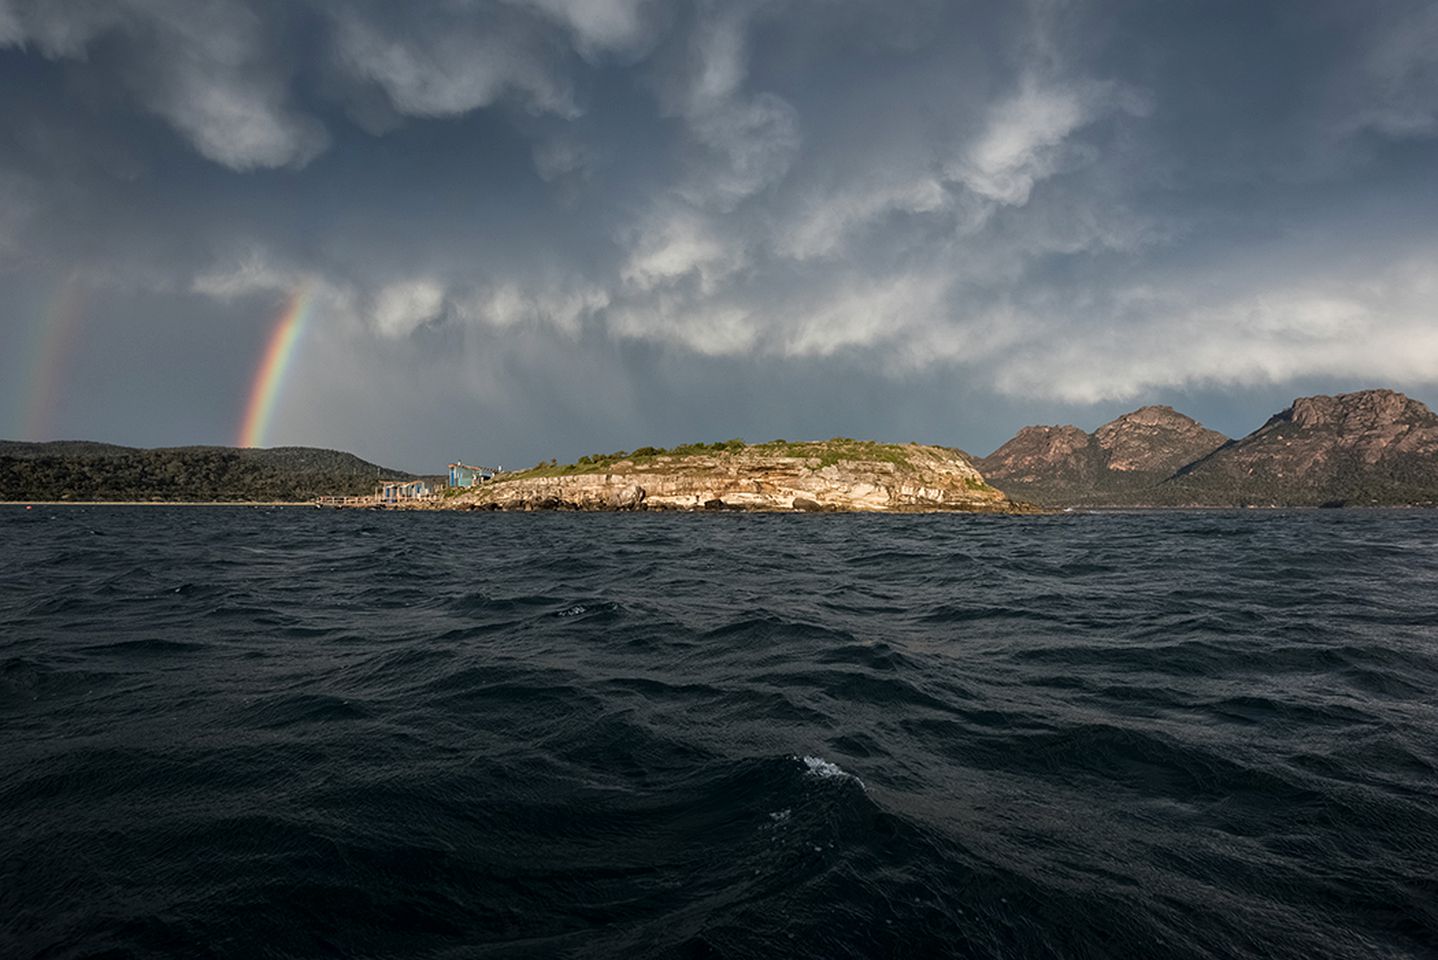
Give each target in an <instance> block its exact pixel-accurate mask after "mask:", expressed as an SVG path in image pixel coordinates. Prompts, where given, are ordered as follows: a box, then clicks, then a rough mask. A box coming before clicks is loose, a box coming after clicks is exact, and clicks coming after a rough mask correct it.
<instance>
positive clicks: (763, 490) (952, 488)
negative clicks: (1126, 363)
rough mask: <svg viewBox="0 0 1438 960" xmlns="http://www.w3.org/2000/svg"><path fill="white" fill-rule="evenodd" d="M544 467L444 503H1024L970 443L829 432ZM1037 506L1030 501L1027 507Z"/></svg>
mask: <svg viewBox="0 0 1438 960" xmlns="http://www.w3.org/2000/svg"><path fill="white" fill-rule="evenodd" d="M586 459H588V460H590V461H591V462H589V463H579V464H573V465H570V466H566V467H558V466H549V467H544V466H541V467H538V468H535V469H534V470H531V471H525V472H523V473H519V474H514V475H511V476H509V477H506V478H503V479H501V480H499V481H496V482H494V483H491V484H486V485H485V486H483V487H480V488H476V489H474V490H469V491H465V492H463V493H459V494H456V495H451V496H448V497H445V498H443V499H442V500H440V501H439V502H438V503H437V504H434V506H437V507H439V508H441V509H443V508H449V509H502V510H536V509H569V510H635V509H641V510H706V509H707V510H724V509H734V510H809V511H829V510H833V511H896V512H897V511H938V510H958V511H977V512H985V513H1012V512H1024V511H1025V507H1024V506H1023V505H1020V504H1016V503H1014V502H1013V501H1011V500H1010V499H1009V498H1008V497H1007V496H1006V495H1005V494H1004V493H1003V492H1001V491H1000V490H997V489H995V488H994V487H992V486H990V485H989V484H988V483H987V482H986V481H985V480H984V478H983V476H982V474H980V473H979V471H978V470H976V469H975V468H974V467H973V465H972V464H971V463H970V462H969V460H968V458H967V457H965V456H964V455H963V454H962V453H959V452H957V451H954V450H950V449H947V448H944V447H933V446H925V445H921V444H877V443H865V442H860V441H850V440H842V441H824V442H817V443H786V442H783V441H777V442H775V443H772V444H758V445H754V446H748V445H745V444H741V443H738V442H737V441H733V442H731V443H729V444H714V445H712V447H710V448H704V447H703V445H700V446H699V447H698V448H695V447H688V448H680V449H678V450H676V451H652V452H643V453H639V452H636V453H635V454H628V455H614V456H613V457H601V458H586ZM1029 509H1031V508H1029Z"/></svg>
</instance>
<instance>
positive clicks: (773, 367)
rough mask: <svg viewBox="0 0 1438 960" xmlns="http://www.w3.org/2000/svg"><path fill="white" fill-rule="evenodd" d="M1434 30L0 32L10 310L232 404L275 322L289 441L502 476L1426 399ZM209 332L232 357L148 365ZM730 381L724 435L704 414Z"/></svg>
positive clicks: (1187, 16)
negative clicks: (551, 439) (208, 370)
mask: <svg viewBox="0 0 1438 960" xmlns="http://www.w3.org/2000/svg"><path fill="white" fill-rule="evenodd" d="M1434 29H1438V19H1435V17H1434V15H1433V12H1432V5H1431V4H1424V3H1419V2H1406V0H1383V2H1381V3H1379V4H1377V6H1376V7H1375V8H1374V9H1373V10H1371V11H1370V10H1367V9H1366V8H1365V10H1364V11H1356V10H1355V8H1353V7H1352V6H1350V5H1348V4H1345V3H1341V2H1337V0H1334V2H1320V3H1316V4H1313V5H1309V6H1307V7H1306V9H1304V10H1303V11H1296V10H1294V9H1292V8H1286V7H1276V6H1270V5H1266V4H1253V3H1249V2H1237V0H1234V2H1231V3H1223V2H1220V3H1219V4H1218V9H1217V10H1215V9H1214V7H1213V6H1212V5H1210V4H1205V3H1197V2H1194V3H1175V4H1165V5H1153V4H1146V3H1141V2H1138V0H1109V2H1099V0H1077V2H1068V3H1046V2H1033V3H1025V4H1003V5H986V4H969V3H962V4H958V3H956V4H949V3H937V2H928V0H914V2H902V3H878V2H874V0H823V2H819V0H813V2H805V0H789V2H784V3H771V4H759V3H742V4H719V3H709V2H702V0H700V2H694V3H678V4H660V3H653V2H645V0H587V2H581V0H444V2H433V3H418V2H417V3H412V4H403V5H401V4H391V3H379V2H356V3H349V4H343V5H339V4H329V3H319V2H308V0H303V2H302V0H295V2H290V3H278V2H276V3H269V2H259V0H256V2H242V0H203V2H196V3H182V2H180V0H148V2H146V0H115V2H113V3H93V4H84V3H73V4H63V5H62V4H47V3H33V2H20V0H0V69H3V70H5V71H7V72H6V73H4V75H3V77H4V79H5V80H6V81H9V82H7V83H5V84H3V85H0V108H3V109H4V110H5V113H6V116H7V119H8V120H9V121H10V122H9V123H8V124H7V125H6V128H5V129H3V130H0V292H4V293H5V294H6V295H7V297H9V298H10V302H13V303H38V304H43V303H44V302H46V300H47V298H49V297H51V296H52V295H53V290H54V289H56V288H58V287H59V286H61V285H63V284H64V283H66V282H67V278H70V277H74V276H84V277H85V278H86V282H87V283H88V284H89V285H90V286H91V287H93V288H95V289H96V290H99V291H102V294H97V300H99V301H104V302H107V303H109V302H113V307H112V308H110V307H107V310H110V311H111V312H112V313H113V316H114V318H115V319H112V320H108V321H106V320H104V319H102V318H101V317H100V316H99V314H98V313H97V315H96V317H95V319H94V320H93V322H94V323H96V324H99V323H102V322H111V323H114V324H117V326H116V327H115V331H118V330H119V329H121V326H123V325H125V324H130V326H126V327H124V329H125V330H127V331H128V334H129V335H130V336H140V335H141V333H142V331H143V324H144V323H145V322H146V321H144V320H143V315H144V312H145V311H147V310H148V311H154V312H156V314H157V319H156V320H154V321H153V322H154V323H155V324H156V325H157V329H158V328H160V327H163V329H164V330H165V331H166V333H167V337H166V338H163V342H165V343H169V342H171V341H173V342H175V343H186V344H189V345H188V346H186V347H184V348H183V349H181V348H180V347H176V348H174V350H173V355H170V354H168V353H167V354H166V363H167V364H168V365H169V366H167V367H166V369H170V367H173V369H175V370H184V369H191V368H193V367H194V366H195V365H197V364H198V365H200V366H205V365H207V364H208V365H212V366H214V367H215V368H216V370H217V371H219V372H217V373H216V374H215V375H214V376H212V377H209V379H210V380H212V381H213V382H216V383H222V382H234V383H237V384H241V385H242V384H243V382H244V380H245V376H244V373H245V371H242V370H241V369H240V367H242V366H244V365H245V364H248V363H250V362H251V361H252V359H253V357H252V356H251V355H250V354H252V353H253V352H254V349H255V347H254V345H255V344H256V343H258V342H259V341H260V340H261V339H262V337H263V334H264V331H265V329H266V328H267V325H268V324H269V323H270V322H271V320H272V317H273V315H274V311H275V310H276V308H277V305H278V304H279V303H280V302H281V301H282V300H283V298H284V297H285V296H286V295H287V294H288V293H289V292H291V291H293V290H294V289H296V288H297V287H301V286H303V287H304V288H306V289H308V290H310V291H311V295H312V299H313V301H314V303H315V304H316V308H315V310H314V319H313V321H312V324H311V329H310V333H309V334H308V336H309V338H310V339H309V340H308V341H307V344H308V349H309V351H310V353H308V354H305V353H304V352H303V350H302V353H301V358H302V359H301V361H299V362H300V363H301V364H302V368H303V369H304V370H305V371H306V373H305V374H304V376H303V377H300V378H297V379H300V380H303V382H302V383H297V385H296V386H295V387H294V393H293V395H292V396H293V398H294V401H295V406H294V407H292V408H289V407H287V408H286V409H287V417H288V420H287V421H286V422H287V423H289V424H290V425H291V429H292V430H293V431H294V432H293V433H290V434H286V435H285V436H287V437H289V438H291V439H302V438H305V439H315V438H316V437H314V436H313V434H315V433H318V434H325V433H326V432H330V433H333V435H334V437H335V442H341V440H342V438H344V437H362V436H363V432H364V431H365V430H367V429H379V428H380V427H382V426H383V425H384V424H387V423H389V422H390V421H389V420H388V419H386V418H389V417H391V416H392V417H394V418H395V421H394V422H395V424H396V425H397V426H396V429H397V430H400V431H401V432H408V431H410V428H409V427H407V426H404V425H407V424H413V423H416V422H422V421H425V420H426V417H427V411H428V412H429V413H432V411H433V410H434V409H440V408H442V409H446V410H448V409H462V410H465V411H467V414H466V416H469V417H470V420H469V422H470V423H471V424H482V425H483V426H474V427H472V428H470V429H472V430H473V431H475V432H476V434H483V435H485V436H493V437H494V438H496V439H495V440H494V442H495V443H503V444H509V445H511V446H512V447H513V448H514V449H516V450H520V449H522V450H523V451H525V455H526V456H528V455H531V454H533V455H536V456H537V455H539V454H540V453H544V452H545V450H544V448H543V447H539V448H538V449H536V446H537V445H538V444H540V443H541V442H542V440H543V437H542V436H541V437H540V439H533V438H534V437H536V436H539V435H541V434H543V435H550V434H551V433H552V434H553V435H554V436H556V437H557V438H559V439H558V440H557V441H556V442H563V443H570V442H573V443H576V444H577V443H578V442H579V440H580V439H582V438H583V437H584V436H590V435H593V436H595V443H594V445H595V446H596V447H606V446H607V447H609V448H610V449H613V448H617V447H619V446H624V445H633V444H635V443H641V442H650V441H651V440H653V441H664V440H673V441H678V440H682V439H688V438H689V437H686V436H685V435H684V434H685V432H686V429H688V428H686V426H685V424H686V423H689V424H693V427H692V429H694V430H702V431H711V430H712V431H713V435H714V436H732V435H734V434H735V433H741V432H743V431H747V430H755V431H760V432H761V433H770V434H771V435H782V434H789V435H794V434H796V432H798V431H801V430H812V431H820V430H827V431H828V432H829V433H830V434H832V433H838V432H846V433H847V432H862V430H863V429H868V430H870V431H872V432H877V433H881V434H884V435H888V436H895V435H897V437H898V438H899V439H910V438H911V435H913V434H921V433H922V431H911V430H910V429H909V427H908V424H910V423H911V422H912V423H917V424H928V425H930V426H932V425H934V424H939V423H941V422H942V416H943V412H942V409H941V408H943V406H944V405H945V404H957V403H958V402H959V398H963V402H964V403H965V404H967V405H968V406H967V407H966V408H965V409H973V410H978V409H982V410H985V411H988V412H987V413H986V414H985V416H986V417H990V418H992V417H998V418H1002V417H1005V416H1012V417H1017V416H1019V415H1020V412H1022V414H1023V415H1026V416H1028V415H1033V412H1034V410H1035V409H1036V407H1043V405H1050V406H1054V407H1058V408H1060V409H1065V410H1078V411H1080V412H1081V411H1083V410H1092V411H1098V410H1100V409H1102V410H1105V411H1108V412H1109V413H1113V412H1117V411H1116V410H1113V409H1112V405H1113V404H1116V403H1120V402H1127V401H1130V400H1138V399H1147V398H1154V397H1159V396H1167V397H1172V396H1180V395H1181V396H1184V397H1189V398H1191V399H1193V400H1194V402H1195V403H1197V404H1198V405H1199V409H1197V410H1195V412H1197V413H1200V414H1201V413H1202V407H1203V405H1204V404H1209V405H1211V406H1212V408H1213V409H1220V408H1222V409H1228V407H1226V406H1224V405H1225V404H1227V403H1228V402H1229V401H1228V399H1227V398H1230V397H1232V396H1234V395H1237V394H1239V393H1242V392H1243V391H1249V393H1245V394H1243V395H1246V396H1247V395H1252V396H1261V397H1263V398H1265V399H1264V402H1267V398H1269V397H1270V396H1271V395H1272V394H1271V392H1269V391H1270V388H1271V389H1272V390H1274V391H1281V390H1283V389H1286V387H1285V386H1284V385H1289V384H1299V383H1302V384H1304V385H1306V386H1308V387H1312V386H1314V385H1315V384H1317V385H1318V386H1321V385H1322V384H1323V383H1332V384H1343V385H1352V384H1353V383H1354V382H1355V381H1358V382H1359V385H1361V383H1362V382H1365V381H1371V380H1376V381H1381V382H1386V383H1393V384H1396V385H1399V386H1404V385H1407V386H1408V387H1409V388H1410V389H1411V388H1413V387H1414V385H1417V386H1418V387H1420V388H1421V387H1422V386H1423V385H1425V384H1438V352H1435V350H1438V345H1435V342H1434V340H1433V334H1432V333H1431V331H1432V330H1433V329H1434V328H1435V327H1434V324H1433V316H1432V309H1431V307H1430V306H1429V304H1431V303H1433V302H1435V300H1438V296H1435V294H1438V290H1435V288H1434V283H1435V282H1438V280H1435V274H1434V270H1433V268H1432V267H1431V264H1432V263H1434V262H1435V260H1434V259H1433V257H1434V253H1435V251H1438V233H1435V230H1434V227H1433V223H1435V222H1438V189H1435V187H1434V185H1433V181H1432V177H1431V174H1430V173H1428V171H1430V170H1431V169H1433V166H1434V163H1435V161H1438V114H1435V112H1434V104H1435V103H1438V99H1435V96H1434V94H1435V92H1438V87H1435V83H1438V79H1435V55H1434V53H1433V51H1434V50H1435V49H1438V43H1435V42H1433V39H1434V34H1433V31H1434ZM155 118H159V121H157V120H156V119H155ZM166 127H168V128H169V129H168V130H167V129H166ZM171 131H173V132H171ZM176 134H178V136H176ZM197 155H198V156H197ZM199 157H204V158H207V159H199ZM211 161H213V162H211ZM241 172H243V173H244V175H240V173H241ZM26 298H28V299H26ZM30 312H31V313H33V312H34V311H30ZM191 314H193V315H196V316H203V317H206V318H208V319H207V321H206V322H208V323H212V324H214V325H215V327H214V330H213V332H212V337H213V339H214V340H215V342H219V341H220V340H221V339H224V342H225V343H226V344H228V345H229V346H227V348H226V350H225V351H224V352H223V356H219V357H216V356H211V355H210V353H208V352H207V350H206V347H205V343H206V342H208V341H200V340H196V339H194V338H193V337H192V338H191V339H188V340H187V339H185V338H184V337H174V336H169V335H170V334H172V333H173V332H174V331H175V330H180V331H186V330H190V329H191V328H188V327H185V326H184V323H183V321H182V318H183V317H186V316H190V315H191ZM28 315H29V314H28V313H27V312H26V311H24V310H20V309H19V308H16V309H14V310H12V312H11V313H10V314H9V315H8V316H0V324H3V325H4V326H3V328H0V333H6V334H9V333H14V332H15V331H17V330H18V331H19V333H20V334H21V335H24V336H26V337H28V336H30V335H31V334H30V332H29V327H28V326H27V324H28V323H29V320H28V319H27V316H28ZM106 316H109V314H108V313H107V314H106ZM221 325H224V327H223V332H224V337H223V338H222V337H221ZM112 332H113V331H112ZM113 335H114V337H119V333H118V332H113ZM226 338H227V339H226ZM246 338H248V339H246ZM93 342H94V343H97V344H99V343H102V342H103V343H111V346H112V348H113V343H112V342H111V341H109V340H105V338H104V337H100V336H98V335H97V336H96V337H95V338H94V339H93ZM234 343H242V344H243V343H248V344H250V345H251V346H250V348H249V349H250V354H247V353H246V352H245V351H244V350H242V349H233V344H234ZM97 349H98V347H97ZM163 349H164V350H169V349H170V348H168V347H165V348H163ZM187 351H188V352H187ZM122 353H123V351H118V352H117V356H118V355H121V354H122ZM306 356H307V357H308V360H305V359H304V357H306ZM5 362H6V361H3V360H0V375H4V376H11V377H13V373H14V371H13V370H12V369H11V368H9V367H6V366H4V363H5ZM304 363H308V364H309V366H308V367H303V364H304ZM227 364H229V365H230V366H227ZM77 369H79V367H77ZM117 369H118V368H117ZM125 375H126V374H125V373H123V372H117V373H116V374H115V376H125ZM129 375H134V376H138V375H139V373H137V372H135V371H131V372H130V374H129ZM176 376H177V380H176V384H177V385H176V386H175V387H174V389H175V391H176V392H177V393H183V392H184V391H185V390H189V389H192V387H189V386H186V385H185V381H183V380H182V379H180V378H178V374H177V375H176ZM227 378H228V379H227ZM729 383H736V384H742V389H743V391H744V392H745V396H744V398H743V400H742V401H740V400H736V401H734V402H733V404H732V406H731V409H733V410H734V411H736V412H735V413H734V416H735V417H736V418H738V419H739V420H742V428H741V425H739V424H736V425H735V426H734V427H732V428H730V427H726V426H724V425H723V424H724V414H723V410H722V409H711V408H712V407H713V406H714V405H713V404H712V403H709V405H708V406H706V401H705V399H704V397H703V396H701V393H703V392H704V391H713V390H720V389H723V388H724V387H725V385H726V384H729ZM846 385H851V386H846ZM237 389H242V386H241V387H238V388H237ZM380 395H383V397H384V399H385V402H384V403H380V402H379V400H377V399H375V397H376V396H380ZM147 396H148V394H147ZM586 398H589V399H586ZM593 398H602V400H600V401H596V400H594V399H593ZM1040 401H1042V402H1040ZM223 406H224V404H223V403H220V402H219V401H214V400H211V402H210V403H209V404H208V405H206V404H198V405H197V406H196V409H197V410H205V409H212V408H213V409H219V408H222V407H223ZM1045 408H1047V407H1045ZM96 409H99V408H98V407H96ZM117 409H118V407H117ZM1005 411H1007V413H1005ZM97 415H98V414H97ZM116 415H117V416H118V414H116ZM841 415H842V417H844V418H850V419H851V420H852V421H853V424H854V425H853V426H847V425H845V424H844V423H842V422H835V418H839V417H841ZM165 416H166V417H170V416H175V414H172V413H166V414H165ZM953 416H955V417H958V418H959V420H956V421H955V423H956V424H959V422H960V421H963V423H964V424H968V427H976V426H980V427H982V428H983V429H984V430H990V429H992V430H993V431H997V430H998V428H997V427H991V426H990V425H987V421H985V422H984V423H983V424H980V423H978V421H977V420H966V421H964V420H963V418H964V417H969V416H971V417H978V414H976V413H975V414H968V413H962V412H958V413H954V414H953ZM1074 416H1076V417H1077V416H1079V414H1074ZM366 417H373V418H377V419H373V420H370V421H367V420H366V419H365V418H366ZM684 418H687V419H684ZM431 419H432V418H431ZM1046 419H1051V418H1049V417H1046ZM166 422H168V421H166ZM366 423H370V424H371V426H369V427H367V426H366ZM606 424H609V426H607V427H606ZM374 425H379V426H378V427H377V426H374ZM771 425H772V430H771ZM960 425H962V424H960ZM1010 425H1011V426H1013V425H1017V424H1016V423H1014V424H1010ZM81 426H83V424H77V426H76V428H75V429H76V430H77V431H78V432H93V431H85V430H80V429H79V428H80V427H81ZM216 429H217V430H218V429H219V428H216ZM226 429H228V428H226ZM461 429H462V428H461V427H457V426H456V427H451V426H443V427H441V426H435V427H433V431H434V433H433V438H432V440H431V441H426V440H425V439H424V437H423V436H420V435H418V434H416V435H415V436H413V437H410V436H408V435H407V436H406V438H405V439H404V440H403V441H402V442H403V443H404V444H411V443H412V444H413V447H410V446H406V447H405V448H404V449H405V450H406V451H409V450H411V449H412V450H414V451H418V450H420V449H421V447H423V446H424V445H425V443H426V442H430V443H432V444H433V446H434V447H436V448H438V447H440V446H444V447H445V448H446V449H445V450H444V451H443V455H449V456H453V455H456V454H457V453H458V452H459V451H456V450H454V449H452V448H451V445H458V443H459V440H460V439H461V437H460V436H459V433H460V432H461ZM606 430H607V431H609V432H607V433H606V432H605V431H606ZM305 431H313V433H311V434H306V433H305ZM666 431H668V433H666ZM955 431H956V432H953V433H949V434H947V435H945V436H942V437H938V436H935V437H934V438H935V439H945V440H948V441H950V442H963V441H964V439H965V438H964V436H963V435H962V433H961V432H958V431H959V426H956V427H955ZM420 433H423V431H420ZM600 435H603V436H604V437H606V438H609V437H612V441H611V440H609V439H605V440H601V439H599V436H600ZM700 435H707V434H705V433H701V434H700ZM984 435H986V436H988V435H990V434H987V433H986V434H984ZM499 438H503V439H502V440H501V439H499ZM526 438H530V439H526ZM711 438H712V437H711ZM918 438H921V439H922V438H923V437H922V436H919V437H918ZM218 439H224V438H223V437H218ZM321 439H323V438H321ZM400 442H401V441H396V443H400ZM475 442H476V443H479V442H480V441H479V440H478V439H477V440H475ZM353 445H355V446H363V445H362V444H359V443H355V444H353ZM426 449H428V448H426ZM380 452H382V451H380ZM574 452H588V451H586V450H582V449H581V450H576V451H574ZM408 455H409V454H408V453H406V456H408ZM427 455H428V454H427ZM434 455H436V456H437V455H439V454H437V453H436V454H434Z"/></svg>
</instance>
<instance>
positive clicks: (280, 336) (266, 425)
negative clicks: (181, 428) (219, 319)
mask: <svg viewBox="0 0 1438 960" xmlns="http://www.w3.org/2000/svg"><path fill="white" fill-rule="evenodd" d="M312 305H313V298H312V297H311V296H310V289H309V287H308V286H301V287H300V288H299V289H298V290H296V291H295V292H294V293H293V294H291V296H290V299H289V301H288V302H286V304H285V309H284V311H283V312H281V313H280V316H279V319H278V320H277V321H275V328H274V330H273V331H272V332H271V333H270V339H269V343H267V344H266V345H265V355H264V358H263V359H262V360H261V361H260V365H259V368H258V369H257V370H255V382H254V384H253V385H252V386H251V387H250V402H249V403H248V404H247V405H246V406H245V419H244V422H243V423H241V424H240V437H239V440H238V441H237V442H238V444H239V446H242V447H262V446H264V445H265V435H266V434H267V433H268V432H269V429H270V421H271V420H272V419H273V418H274V414H275V401H276V400H278V399H279V396H280V392H281V391H282V390H283V389H284V385H285V372H286V371H287V370H289V368H290V362H291V361H292V360H294V358H295V347H296V345H298V344H299V341H300V335H301V334H302V333H304V329H305V322H306V321H307V320H309V316H310V307H311V306H312Z"/></svg>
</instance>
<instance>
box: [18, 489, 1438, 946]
mask: <svg viewBox="0 0 1438 960" xmlns="http://www.w3.org/2000/svg"><path fill="white" fill-rule="evenodd" d="M0 564H3V571H4V575H3V578H0V956H4V957H9V958H26V957H54V958H60V957H112V958H123V957H194V958H199V957H396V958H397V957H441V958H443V957H696V958H697V957H815V958H820V957H822V958H834V957H939V956H957V957H976V958H987V957H995V958H997V957H1176V958H1189V957H1191V958H1228V957H1293V958H1299V957H1302V958H1309V957H1333V958H1349V957H1352V958H1358V957H1364V958H1367V957H1431V956H1435V955H1438V513H1435V512H1417V511H1414V512H1406V511H1381V512H1380V511H1371V512H1370V511H1314V512H1293V513H1284V512H1257V511H1250V512H1241V513H1219V512H1193V513H1147V514H1146V513H1127V514H1092V515H1088V514H1075V515H1063V516H1055V517H1014V518H1004V517H977V516H954V515H938V516H808V515H802V516H777V515H770V516H753V515H728V514H725V515H573V514H536V515H506V514H418V513H412V514H383V513H381V514H376V513H369V512H341V511H334V512H329V511H324V512H322V511H317V510H310V509H296V508H289V509H283V508H281V509H274V508H268V509H259V508H200V507H194V508H162V507H134V508H125V507H82V506H70V507H37V508H35V509H33V510H29V511H26V510H24V509H23V508H17V507H7V508H0Z"/></svg>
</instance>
